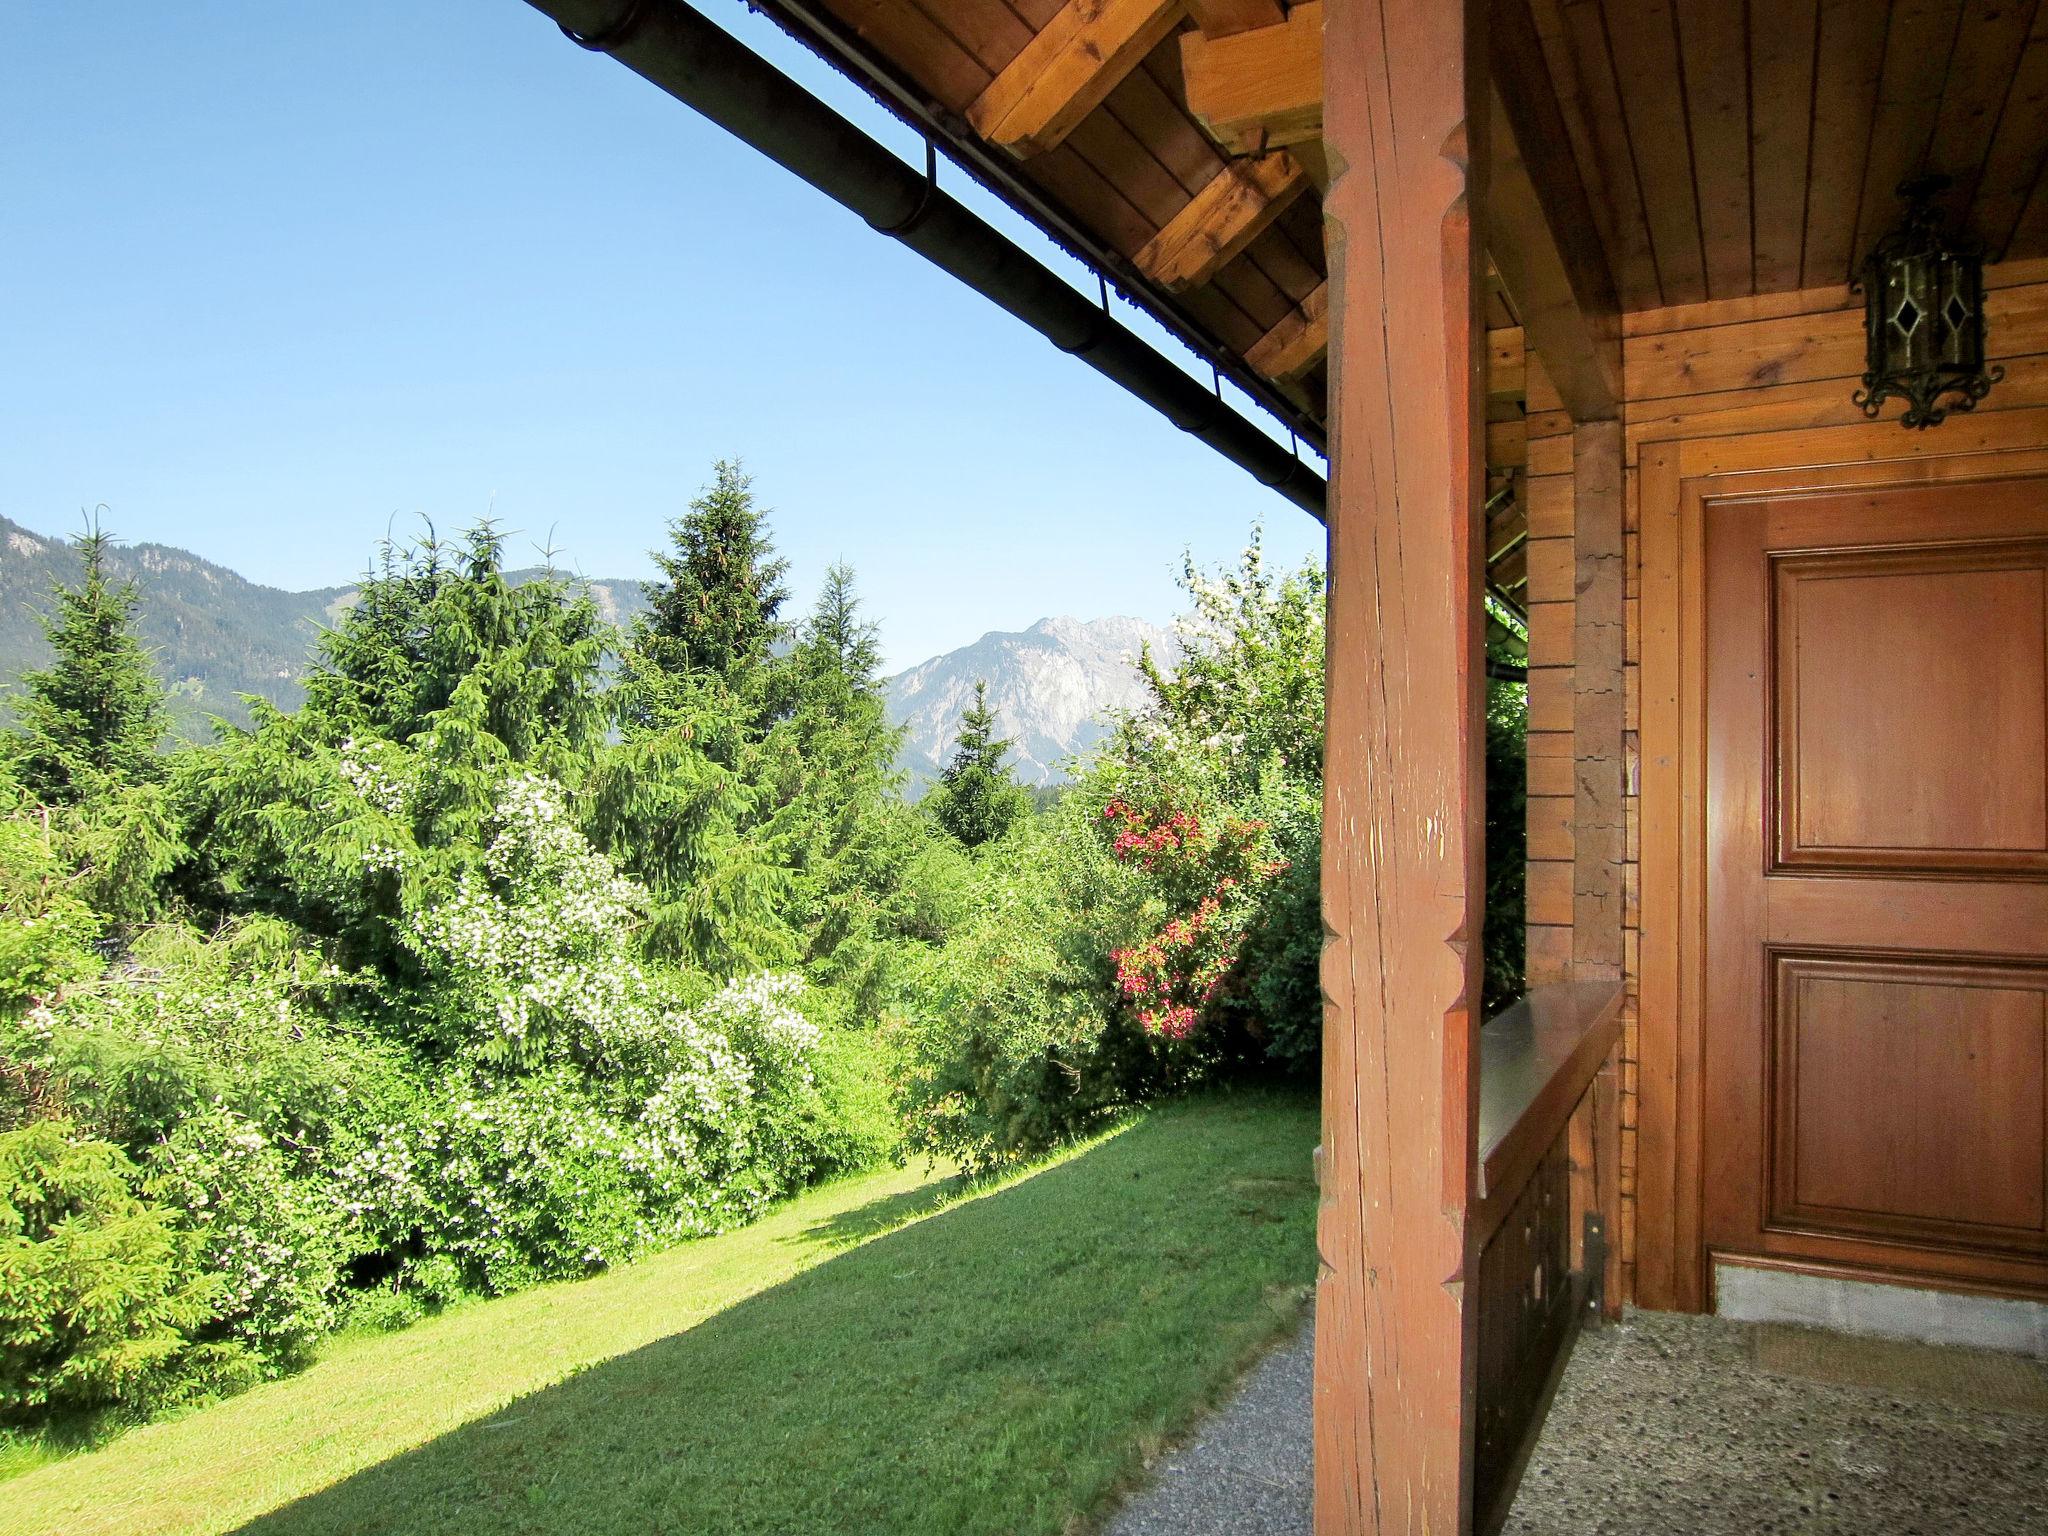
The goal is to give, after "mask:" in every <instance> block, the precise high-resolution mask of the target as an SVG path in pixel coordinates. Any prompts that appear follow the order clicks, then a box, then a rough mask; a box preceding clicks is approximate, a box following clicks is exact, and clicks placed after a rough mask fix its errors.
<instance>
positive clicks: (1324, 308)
mask: <svg viewBox="0 0 2048 1536" xmlns="http://www.w3.org/2000/svg"><path fill="white" fill-rule="evenodd" d="M1329 350H1330V285H1329V284H1328V283H1327V282H1322V283H1318V284H1316V289H1315V292H1314V293H1311V294H1310V295H1309V296H1308V297H1307V298H1305V299H1303V300H1302V301H1301V304H1300V305H1299V307H1297V308H1296V309H1295V310H1294V312H1293V313H1292V314H1290V315H1288V316H1287V318H1286V319H1284V320H1282V321H1281V322H1280V323H1279V324H1278V325H1276V326H1274V327H1273V329H1271V330H1270V331H1268V332H1266V334H1265V335H1264V336H1262V337H1261V338H1260V339H1259V340H1258V341H1257V342H1255V343H1253V345H1252V347H1251V350H1250V351H1248V352H1246V353H1245V355H1244V360H1245V361H1246V362H1247V363H1250V364H1251V365H1252V366H1253V367H1254V368H1256V369H1258V370H1259V372H1261V373H1263V374H1264V375H1265V376H1266V377H1267V378H1269V379H1277V380H1279V381H1280V382H1282V383H1289V382H1292V381H1293V380H1295V379H1298V378H1300V377H1301V376H1302V375H1303V374H1304V373H1307V372H1308V371H1309V369H1311V368H1313V367H1315V365H1316V364H1317V363H1319V362H1320V361H1322V359H1323V356H1324V354H1325V353H1327V352H1328V351H1329Z"/></svg>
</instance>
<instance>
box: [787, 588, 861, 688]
mask: <svg viewBox="0 0 2048 1536" xmlns="http://www.w3.org/2000/svg"><path fill="white" fill-rule="evenodd" d="M860 606H861V603H860V598H859V597H858V596H857V595H855V593H854V578H853V567H852V566H850V565H848V564H847V563H846V562H845V561H844V560H835V561H834V562H833V563H832V564H831V565H829V566H827V567H826V569H825V585H824V586H823V587H822V588H821V589H820V590H819V592H818V601H817V604H816V605H815V606H814V607H813V608H812V609H811V617H810V622H809V623H807V624H806V625H805V626H804V631H803V639H802V642H801V644H800V645H799V646H798V652H799V654H800V655H801V656H802V658H803V660H804V663H805V670H806V671H807V672H810V673H812V674H814V675H827V674H830V675H836V676H838V677H841V678H844V679H845V680H846V683H847V686H848V688H849V689H851V690H852V691H853V692H855V693H858V694H874V693H878V692H879V691H880V689H879V685H878V682H877V678H876V674H877V673H878V672H880V670H881V666H882V644H881V633H882V627H881V625H879V624H876V623H874V622H872V621H870V620H867V619H863V618H862V617H861V616H860Z"/></svg>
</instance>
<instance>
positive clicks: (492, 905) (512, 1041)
mask: <svg viewBox="0 0 2048 1536" xmlns="http://www.w3.org/2000/svg"><path fill="white" fill-rule="evenodd" d="M645 905H646V899H645V894H644V893H643V892H642V891H641V890H640V889H639V887H637V886H636V885H634V884H633V882H632V881H630V880H628V879H626V878H625V877H624V876H622V875H620V874H619V873H618V872H617V870H616V869H614V868H613V866H612V863H611V860H609V859H607V858H606V857H605V856H604V855H603V854H601V853H599V852H598V851H597V850H595V849H594V848H592V847H591V846H590V844H589V843H588V842H587V841H586V840H585V839H584V837H583V834H582V833H581V832H579V831H578V830H577V829H576V825H575V822H574V821H573V820H572V819H571V818H570V816H569V814H568V809H567V806H566V804H565V802H564V797H563V793H562V789H561V787H560V786H559V785H557V784H554V783H553V782H551V781H550V780H548V779H545V778H542V777H540V776H539V775H537V774H522V775H520V776H518V777H516V778H513V779H510V780H508V781H507V782H506V783H505V784H504V785H503V786H502V788H501V790H500V792H499V795H498V799H497V804H496V807H495V810H494V813H493V820H492V825H491V837H490V841H489V843H488V844H487V845H486V846H485V849H484V856H483V862H482V867H481V868H480V869H477V870H471V871H467V872H465V873H464V874H463V875H462V876H461V877H460V878H459V879H458V880H457V881H456V883H455V886H454V889H453V890H452V891H451V892H448V893H447V894H446V895H444V896H441V897H440V898H438V899H423V900H421V901H418V902H416V903H414V904H413V905H412V906H411V907H410V908H409V910H408V911H407V912H406V914H405V919H404V924H403V934H404V938H405V942H406V943H407V945H408V946H409V947H410V948H411V949H412V950H413V951H414V953H415V954H417V955H418V956H419V957H420V959H421V960H422V961H423V962H425V964H426V966H427V967H428V970H429V972H430V974H431V975H432V976H433V978H434V980H435V981H436V982H437V983H438V985H437V987H436V989H435V1003H436V1006H438V1007H439V1008H440V1009H441V1010H442V1014H443V1020H442V1022H443V1025H444V1029H445V1033H446V1034H447V1036H448V1038H449V1041H450V1043H452V1044H453V1045H455V1046H456V1047H457V1048H458V1049H459V1050H460V1051H461V1053H462V1054H464V1055H466V1056H469V1057H470V1058H472V1059H474V1060H476V1061H478V1062H480V1063H483V1064H485V1065H487V1066H490V1067H497V1068H514V1069H521V1070H533V1069H536V1068H540V1067H543V1066H547V1065H550V1064H555V1063H561V1062H564V1061H569V1060H580V1061H585V1062H591V1061H599V1060H602V1059H604V1058H605V1057H606V1056H607V1055H613V1056H619V1055H624V1056H633V1055H636V1054H644V1052H645V1049H646V1046H647V1043H648V1042H649V1040H650V1039H657V1040H658V1039H659V1037H660V1036H661V1034H662V1033H663V1021H662V1018H661V1015H662V1013H663V1012H664V1008H665V1001H664V999H662V998H661V997H660V996H659V995H658V992H659V989H658V988H657V987H656V986H654V984H653V983H651V982H650V980H649V978H648V976H647V974H646V972H645V971H644V970H643V969H642V968H641V966H640V964H639V962H638V961H637V960H636V959H635V958H634V955H633V950H632V946H631V935H632V932H633V928H634V926H635V923H636V921H637V918H638V914H639V912H640V911H641V910H643V909H644V907H645Z"/></svg>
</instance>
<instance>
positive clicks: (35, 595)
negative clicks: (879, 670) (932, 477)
mask: <svg viewBox="0 0 2048 1536" xmlns="http://www.w3.org/2000/svg"><path fill="white" fill-rule="evenodd" d="M107 565H108V570H109V573H110V574H111V575H112V576H113V577H115V579H117V580H126V579H133V580H134V581H135V582H136V584H137V585H138V586H139V587H140V588H141V590H142V603H141V606H140V607H139V609H138V610H137V615H136V621H137V628H138V629H139V630H140V632H141V635H142V640H143V643H144V644H145V645H147V646H148V647H149V648H150V649H151V650H152V651H153V652H154V653H155V656H156V661H157V666H158V669H159V671H160V672H161V673H162V675H163V679H164V683H165V686H166V687H167V688H168V689H169V690H170V704H171V727H172V730H173V732H174V733H175V734H176V735H178V736H180V737H182V738H184V739H187V740H205V739H206V738H207V736H208V735H209V734H210V732H211V722H212V719H213V718H214V717H215V716H218V717H220V718H221V719H224V720H228V721H231V722H233V723H234V724H237V725H247V724H248V723H249V719H250V716H249V708H248V706H247V704H245V703H244V702H243V699H242V695H244V694H254V695H256V696H258V697H260V698H265V699H268V700H270V701H271V702H272V703H274V704H276V705H278V706H279V707H280V708H283V709H296V708H297V707H298V706H299V704H300V703H301V702H303V700H304V698H305V676H306V673H307V671H308V670H309V669H310V667H311V665H312V654H313V646H314V644H315V642H316V641H317V639H318V637H319V635H320V632H321V631H322V630H323V629H325V628H327V627H328V626H330V625H332V624H334V623H335V622H336V621H337V620H338V619H339V618H340V616H341V615H342V614H343V613H344V612H346V611H347V609H348V607H349V605H350V604H351V603H353V602H354V601H355V596H356V588H355V587H354V586H337V587H321V588H317V589H315V590H313V591H309V592H286V591H283V590H281V589H279V588H277V587H266V586H262V585H260V584H258V583H256V582H253V581H250V580H248V579H247V578H246V577H243V576H241V575H239V574H237V573H236V572H234V571H232V570H229V569H228V568H227V567H226V566H222V565H217V564H215V563H214V562H212V561H210V560H204V559H201V558H200V557H199V556H198V555H195V554H193V553H191V552H190V551H189V550H184V549H178V548H175V547H173V546H171V545H167V544H117V545H115V546H113V547H112V548H111V550H110V551H109V553H108V559H107ZM538 574H540V571H539V568H538V567H535V568H531V569H527V570H521V571H515V572H512V573H511V576H512V579H513V580H514V581H519V580H528V579H531V578H532V577H534V576H536V575H538ZM77 577H78V557H77V554H76V552H75V551H74V550H73V549H72V548H71V546H70V544H69V543H68V541H66V540H62V539H53V538H49V537H47V536H45V535H43V534H38V533H34V532H31V531H30V530H29V529H26V528H23V527H21V526H20V525H18V524H16V523H12V522H9V521H8V520H7V519H5V518H0V708H4V701H5V698H6V695H7V694H9V693H11V692H13V690H14V685H15V679H16V678H17V677H18V676H19V675H20V674H21V673H22V672H23V671H25V670H27V669H30V668H33V667H40V666H43V665H45V664H46V663H47V662H48V660H49V654H50V652H49V645H48V643H47V642H46V641H45V640H44V638H43V631H42V625H41V623H40V619H41V616H42V615H43V614H45V613H47V612H48V610H49V606H50V599H49V594H50V591H51V588H52V587H53V586H54V585H56V584H57V583H59V582H63V583H70V582H74V581H76V580H77ZM583 583H584V585H585V586H586V587H587V588H588V590H589V591H590V594H591V596H592V597H593V598H594V599H595V600H596V602H597V604H598V608H599V610H600V611H601V612H602V613H603V614H604V617H605V618H606V619H607V620H608V621H610V622H612V623H623V622H625V621H627V620H629V619H631V618H632V617H633V615H634V614H635V613H638V612H640V611H641V610H642V609H644V608H645V607H646V599H645V598H644V597H643V596H642V595H641V590H640V583H639V582H637V581H611V580H595V579H588V578H585V579H583ZM1148 642H1149V643H1150V644H1151V645H1152V647H1153V649H1154V650H1155V651H1156V652H1157V653H1159V654H1160V655H1161V656H1162V657H1163V658H1165V659H1167V660H1169V661H1170V660H1171V659H1172V657H1173V656H1174V654H1175V648H1174V638H1173V635H1172V633H1171V631H1168V630H1164V629H1161V628H1160V627H1159V626H1157V625H1155V624H1148V623H1146V622H1145V621H1144V620H1142V619H1130V618H1106V619H1090V620H1083V619H1073V618H1059V617H1055V618H1046V619H1041V620H1039V621H1038V622H1037V623H1036V624H1033V625H1032V626H1031V627H1030V628H1029V629H1026V630H1022V631H1017V632H995V633H990V634H986V635H983V636H982V637H981V638H980V639H979V640H977V641H975V642H974V643H973V644H972V645H967V646H963V647H961V648H960V649H959V650H956V651H949V652H947V653H946V654H945V655H943V656H934V657H932V658H931V659H930V660H928V661H924V662H920V663H919V664H918V665H917V666H914V667H912V668H910V669H909V670H908V671H905V672H902V673H899V674H898V675H897V676H895V677H892V678H890V679H888V683H887V688H888V694H887V696H888V705H889V714H890V718H891V719H892V720H893V721H895V722H896V723H897V724H899V725H902V726H903V727H904V728H905V733H904V742H903V751H902V755H901V757H900V759H899V761H898V767H899V768H900V769H902V771H903V772H904V773H905V774H906V775H907V776H908V784H909V789H908V792H909V793H910V794H911V795H912V796H916V795H918V794H921V793H922V792H923V789H924V786H925V785H926V784H928V783H929V782H930V781H931V780H932V779H934V778H936V777H937V776H938V774H939V771H940V769H941V768H943V766H944V765H945V762H946V759H947V757H948V756H949V755H950V754H951V752H952V747H953V740H954V737H955V736H956V735H957V733H958V731H959V726H960V715H961V712H962V711H963V710H964V709H965V708H966V707H967V705H968V704H970V703H971V702H972V701H973V698H974V684H975V682H976V681H977V680H983V681H986V682H987V684H988V695H989V702H990V703H991V704H992V705H994V706H995V709H996V712H997V715H998V718H999V721H1000V724H999V727H998V729H999V730H1000V731H1001V733H1002V734H1003V735H1005V736H1007V737H1009V738H1011V740H1012V741H1013V743H1014V748H1015V750H1014V753H1013V755H1012V759H1011V762H1012V766H1013V771H1014V772H1015V773H1016V776H1017V778H1018V780H1019V782H1021V783H1025V784H1033V785H1050V784H1056V783H1058V782H1060V781H1061V780H1062V779H1063V778H1064V777H1065V775H1064V773H1063V771H1062V769H1061V766H1060V765H1061V763H1062V761H1063V760H1065V759H1067V758H1069V757H1072V756H1074V755H1076V754H1078V753H1080V752H1084V751H1086V750H1087V748H1088V747H1090V746H1092V745H1093V744H1094V743H1095V742H1097V741H1099V740H1101V739H1102V737H1103V736H1104V735H1106V734H1107V732H1108V729H1109V728H1108V726H1107V724H1106V723H1105V721H1104V715H1105V713H1106V712H1110V711H1115V710H1119V709H1130V708H1135V707H1137V706H1138V705H1139V704H1141V703H1142V702H1143V698H1144V689H1143V685H1142V683H1141V682H1140V680H1139V677H1138V673H1137V669H1136V667H1135V665H1134V662H1135V660H1136V658H1137V655H1138V652H1139V649H1140V648H1141V647H1142V646H1143V645H1145V644H1146V643H1148Z"/></svg>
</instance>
